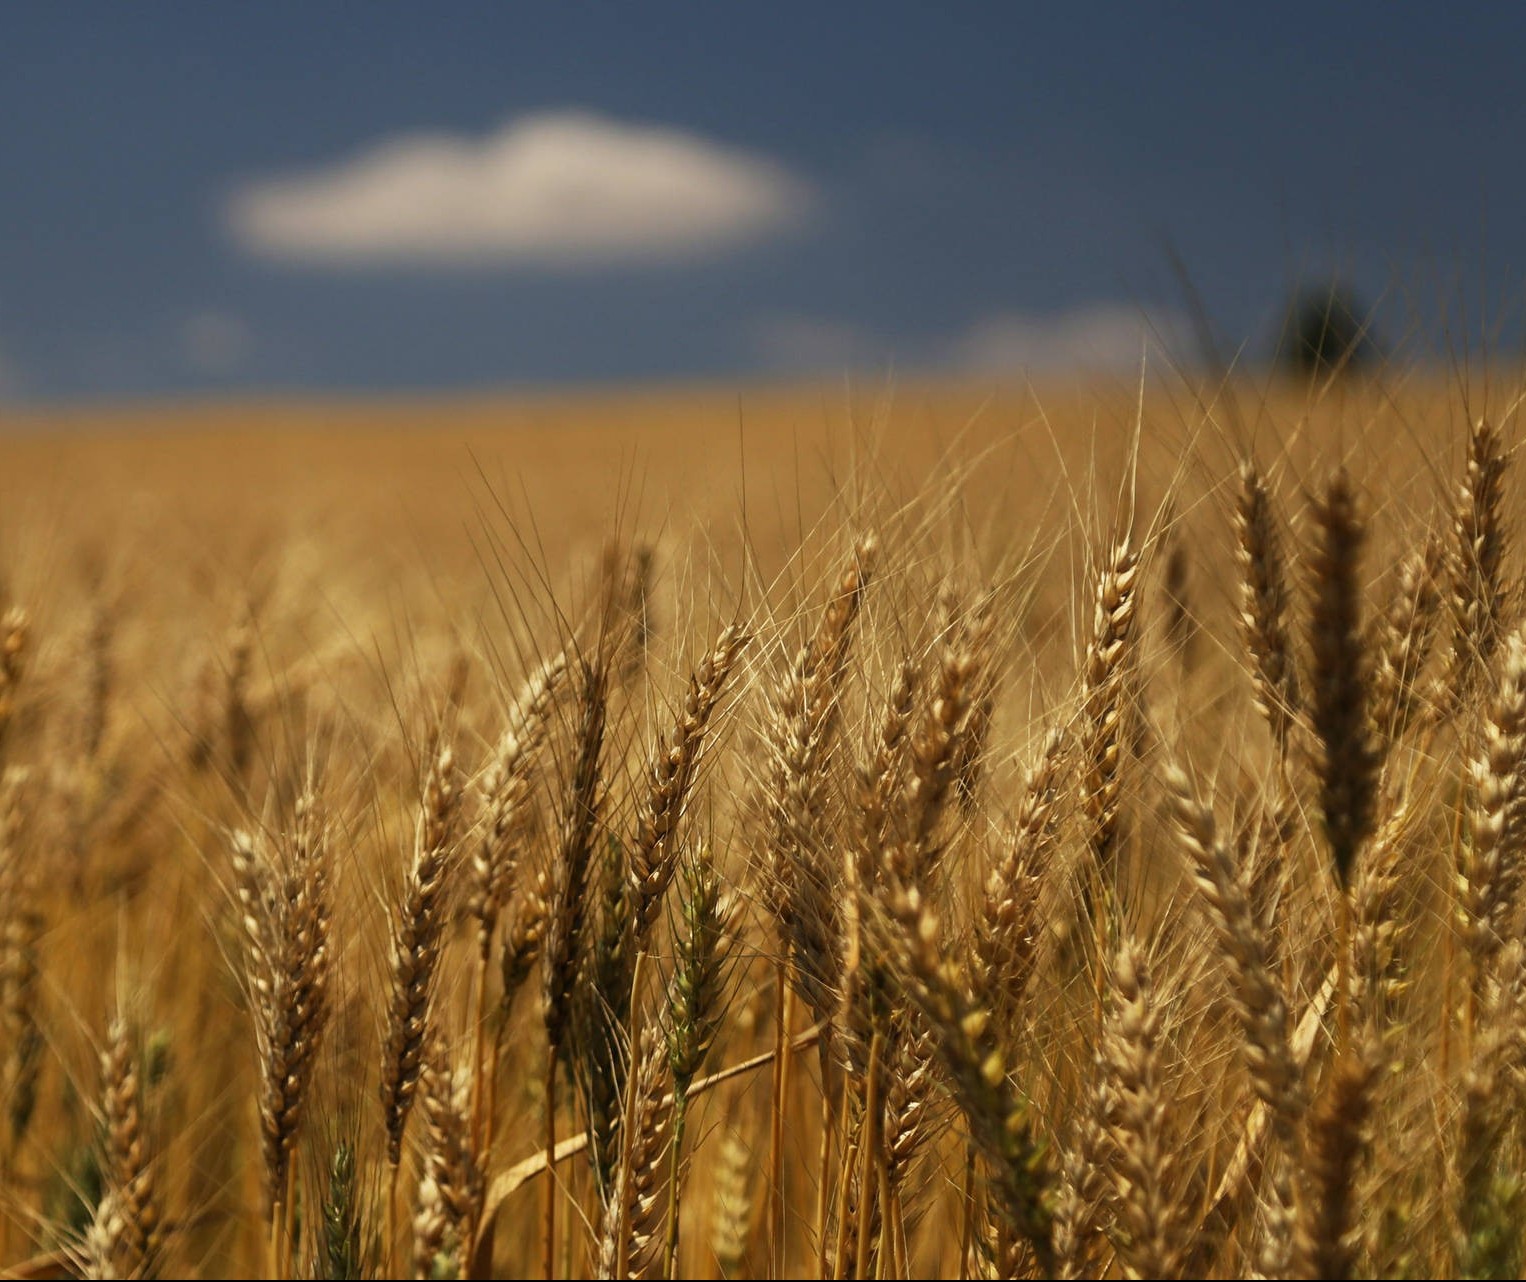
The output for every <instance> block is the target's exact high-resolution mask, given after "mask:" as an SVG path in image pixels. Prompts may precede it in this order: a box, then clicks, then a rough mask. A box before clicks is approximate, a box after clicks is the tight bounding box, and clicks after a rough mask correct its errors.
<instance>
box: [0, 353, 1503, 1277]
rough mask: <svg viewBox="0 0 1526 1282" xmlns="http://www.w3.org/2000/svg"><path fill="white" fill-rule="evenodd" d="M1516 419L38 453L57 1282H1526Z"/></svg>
mask: <svg viewBox="0 0 1526 1282" xmlns="http://www.w3.org/2000/svg"><path fill="white" fill-rule="evenodd" d="M1516 409H1517V405H1516V397H1515V387H1514V385H1510V384H1504V383H1500V382H1497V381H1496V382H1493V383H1489V382H1487V381H1486V380H1485V379H1483V378H1482V377H1481V376H1475V378H1474V380H1473V382H1472V383H1471V384H1466V385H1465V382H1464V380H1461V379H1459V378H1455V377H1454V378H1448V377H1444V376H1441V375H1430V374H1419V373H1417V374H1413V375H1401V374H1400V373H1398V372H1395V371H1386V372H1385V373H1384V374H1382V375H1380V376H1378V377H1375V378H1372V379H1370V380H1365V381H1361V382H1356V381H1352V380H1347V381H1345V382H1339V383H1337V384H1335V385H1333V386H1326V387H1316V388H1310V387H1304V386H1302V385H1300V386H1297V387H1294V386H1291V385H1287V386H1284V385H1279V384H1273V385H1269V386H1267V385H1257V384H1253V383H1252V382H1250V381H1243V382H1236V383H1230V384H1225V385H1219V384H1203V385H1195V384H1188V383H1186V382H1184V381H1182V380H1171V381H1167V380H1157V379H1151V380H1147V381H1146V382H1145V384H1144V386H1143V388H1142V389H1141V388H1140V387H1135V386H1130V385H1127V384H1122V383H1120V384H1117V385H1111V384H1106V385H1105V384H1102V383H1100V382H1099V383H1095V384H1090V385H1084V386H1082V385H1076V386H1066V385H1056V386H1053V387H1040V388H1037V389H1035V388H1029V387H1007V388H1001V389H997V390H992V389H990V388H979V389H977V388H970V387H961V386H951V385H939V384H908V385H903V386H897V387H890V386H873V387H861V388H855V389H851V390H844V389H842V388H810V389H769V388H750V389H743V390H741V391H737V390H735V389H723V388H709V387H695V388H688V389H671V388H652V389H641V390H635V391H627V392H621V393H613V392H612V393H608V394H592V393H590V394H587V395H579V396H549V395H548V396H544V397H522V398H518V399H514V400H482V401H477V402H466V401H461V402H452V403H446V402H427V401H419V402H416V403H411V402H393V403H389V404H385V405H365V404H359V403H344V402H335V403H332V404H314V403H306V404H300V403H291V404H280V403H271V404H266V405H257V406H238V407H230V406H180V407H158V408H154V409H143V410H139V411H131V412H128V411H117V412H110V411H105V410H102V411H79V412H76V413H74V414H71V415H67V416H65V415H59V414H54V415H51V416H49V415H43V414H40V413H39V414H32V415H21V414H9V415H7V416H5V417H4V419H3V420H0V1028H3V1030H4V1032H3V1037H0V1103H3V1105H4V1108H3V1110H0V1171H3V1175H0V1269H3V1270H4V1273H5V1276H11V1277H49V1276H77V1277H127V1278H136V1277H154V1276H194V1277H227V1276H240V1275H246V1276H257V1277H280V1278H286V1277H302V1278H307V1277H314V1278H365V1277H385V1276H418V1277H429V1278H433V1277H463V1278H464V1277H490V1276H532V1277H534V1276H545V1277H558V1278H561V1277H580V1276H599V1277H627V1276H629V1277H710V1278H742V1277H753V1278H774V1277H780V1278H782V1277H802V1276H807V1277H808V1276H832V1277H841V1278H895V1277H913V1276H930V1275H933V1276H948V1277H955V1276H958V1277H1034V1276H1064V1277H1083V1276H1106V1277H1157V1276H1187V1275H1210V1276H1226V1277H1229V1276H1235V1277H1238V1276H1248V1275H1252V1274H1254V1275H1258V1276H1266V1277H1318V1276H1324V1277H1337V1278H1338V1277H1349V1276H1366V1275H1378V1276H1384V1275H1403V1276H1433V1275H1436V1274H1438V1273H1442V1272H1454V1273H1459V1274H1463V1275H1467V1276H1475V1277H1519V1276H1520V1275H1521V1271H1522V1268H1523V1264H1526V1260H1523V1251H1522V1242H1521V1231H1520V1224H1521V1223H1522V1216H1523V1213H1526V1185H1523V1183H1522V1181H1523V1178H1526V1147H1523V1145H1526V1131H1523V1126H1522V1119H1523V1117H1526V1112H1523V1107H1522V1106H1523V1104H1526V952H1523V946H1526V935H1523V930H1526V896H1523V893H1522V890H1523V887H1522V880H1523V871H1526V593H1523V590H1522V589H1523V583H1526V580H1523V577H1522V574H1523V566H1522V564H1521V561H1520V559H1519V555H1518V553H1519V549H1518V547H1517V546H1516V540H1515V531H1516V529H1517V527H1518V523H1519V519H1520V514H1521V511H1522V496H1523V495H1526V487H1523V484H1522V478H1521V477H1520V476H1519V474H1518V469H1517V467H1516V465H1515V463H1514V462H1513V452H1514V448H1515V442H1516V439H1517V436H1516V417H1517V414H1516Z"/></svg>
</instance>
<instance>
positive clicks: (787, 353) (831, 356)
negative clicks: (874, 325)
mask: <svg viewBox="0 0 1526 1282" xmlns="http://www.w3.org/2000/svg"><path fill="white" fill-rule="evenodd" d="M752 346H753V351H754V352H755V353H756V355H757V357H758V358H759V359H760V360H761V361H762V362H763V363H764V364H765V365H767V366H768V367H769V368H770V369H774V370H779V371H782V372H785V373H796V374H801V373H830V372H834V371H841V370H845V369H862V368H863V367H864V366H866V365H872V364H874V363H875V361H876V360H877V359H878V360H881V361H883V360H884V359H885V358H886V356H887V351H886V348H885V344H883V343H882V342H880V341H879V340H878V339H876V338H875V336H874V335H873V334H871V333H870V332H869V331H868V330H867V329H865V328H864V327H862V326H860V325H854V324H852V323H851V322H847V321H835V320H826V319H823V318H821V317H817V316H801V315H794V314H788V313H777V314H770V315H767V316H761V317H759V318H758V319H757V320H756V321H754V322H753V326H752Z"/></svg>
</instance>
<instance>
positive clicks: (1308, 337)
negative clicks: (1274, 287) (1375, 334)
mask: <svg viewBox="0 0 1526 1282" xmlns="http://www.w3.org/2000/svg"><path fill="white" fill-rule="evenodd" d="M1278 356H1279V364H1281V365H1282V366H1283V368H1284V369H1287V370H1289V371H1291V372H1293V373H1298V374H1304V375H1309V374H1312V375H1315V376H1321V375H1329V374H1333V373H1336V372H1337V371H1338V372H1340V373H1343V374H1344V373H1350V372H1353V371H1355V370H1359V369H1363V368H1366V367H1367V366H1369V365H1371V364H1372V363H1373V362H1374V361H1375V360H1376V359H1377V356H1378V348H1377V343H1376V342H1375V341H1374V340H1373V338H1372V335H1371V332H1370V330H1369V328H1368V319H1367V317H1366V315H1365V314H1364V312H1363V311H1362V309H1361V308H1359V307H1358V306H1357V304H1356V300H1355V299H1354V298H1353V297H1352V295H1351V294H1350V293H1348V292H1347V291H1346V290H1344V289H1342V288H1341V287H1340V286H1339V285H1329V286H1326V287H1324V288H1316V289H1303V290H1300V291H1299V292H1298V294H1297V295H1295V296H1294V299H1293V302H1292V304H1291V305H1290V306H1289V308H1288V319H1287V325H1286V327H1285V329H1284V331H1283V341H1282V345H1281V348H1280V349H1279V353H1278Z"/></svg>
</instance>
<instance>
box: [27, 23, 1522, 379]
mask: <svg viewBox="0 0 1526 1282" xmlns="http://www.w3.org/2000/svg"><path fill="white" fill-rule="evenodd" d="M1523 47H1526V9H1523V8H1520V7H1517V6H1490V7H1484V6H1479V7H1478V8H1477V9H1475V10H1460V9H1455V8H1454V9H1451V10H1449V11H1443V10H1442V9H1441V8H1440V7H1437V6H1434V5H1391V4H1385V5H1343V6H1324V5H1319V6H1315V5H1299V4H1284V5H1279V6H1275V7H1274V6H1264V7H1260V8H1257V9H1254V10H1253V9H1252V8H1251V7H1250V6H1207V5H1170V6H1166V5H1090V6H1089V5H1066V6H1051V7H1047V8H1036V7H1034V8H1030V7H1028V6H1020V5H1016V4H991V5H959V4H943V5H926V4H923V5H910V4H896V3H874V4H847V3H839V4H831V5H821V4H819V3H817V4H809V5H790V4H779V3H775V4H771V5H768V6H745V7H744V6H742V5H739V4H729V3H727V4H714V3H705V4H662V3H643V4H640V5H633V4H591V3H585V4H576V3H557V4H548V5H538V4H530V3H516V4H449V3H442V4H433V5H429V6H425V5H422V4H418V5H414V4H398V3H391V2H388V0H369V2H367V3H363V4H361V3H344V4H341V3H323V4H314V3H296V4H287V3H279V2H271V0H266V2H264V3H261V4H257V5H236V6H235V5H206V4H200V3H197V4H169V3H160V4H144V5H121V4H115V3H113V4H95V3H90V4H84V3H36V4H33V3H21V2H17V0H11V2H10V3H7V4H6V5H5V6H4V7H3V8H0V172H3V174H4V183H3V185H0V397H5V398H8V399H12V400H21V401H32V402H46V401H54V400H70V399H80V398H84V399H93V398H112V397H141V396H162V395H180V394H192V395H204V394H207V393H213V394H223V393H242V392H246V391H257V392H260V391H269V392H292V391H296V392H301V391H309V390H317V391H343V390H360V391H371V390H375V391H388V390H395V389H417V390H433V389H454V388H483V387H498V386H515V385H525V384H545V383H565V382H582V381H602V382H609V381H618V380H627V379H660V378H669V377H704V378H716V377H719V378H726V377H753V376H757V375H768V374H781V375H798V374H810V373H840V372H842V371H843V370H856V371H877V370H883V369H884V368H885V367H886V366H887V365H888V364H889V363H890V362H894V363H895V365H896V366H897V368H899V369H924V368H925V369H931V370H949V371H954V370H965V369H969V370H976V371H980V372H987V371H996V370H1011V369H1022V368H1026V367H1032V368H1044V367H1057V366H1064V365H1068V364H1075V363H1078V362H1082V361H1092V360H1095V361H1096V362H1097V363H1107V362H1117V361H1118V360H1120V359H1126V358H1127V353H1130V352H1133V351H1136V350H1137V349H1138V346H1139V342H1140V334H1141V332H1142V331H1143V330H1144V329H1145V328H1148V327H1150V326H1154V327H1155V328H1156V329H1157V330H1159V331H1162V332H1170V331H1172V329H1173V326H1174V325H1175V324H1176V323H1177V322H1176V319H1175V318H1179V317H1180V315H1181V313H1182V312H1183V310H1184V302H1183V295H1182V293H1181V291H1180V289H1179V287H1178V285H1177V282H1176V280H1175V278H1174V276H1173V273H1172V270H1171V268H1170V266H1169V256H1168V252H1167V246H1171V247H1174V249H1175V250H1176V251H1177V252H1178V253H1179V254H1180V255H1181V257H1182V258H1183V259H1184V261H1185V264H1186V267H1187V270H1188V272H1189V274H1190V276H1191V278H1192V281H1193V283H1194V285H1195V287H1196V289H1197V290H1198V292H1199V293H1200V295H1201V297H1202V299H1203V301H1204V303H1205V304H1206V307H1207V309H1208V311H1209V312H1210V313H1211V315H1212V316H1213V318H1214V321H1215V323H1216V325H1217V326H1218V327H1219V329H1220V331H1221V332H1222V335H1223V337H1224V339H1225V341H1226V342H1227V343H1228V344H1229V345H1231V346H1232V345H1234V344H1237V343H1240V342H1249V343H1250V344H1251V347H1250V349H1249V350H1251V351H1253V352H1258V353H1261V352H1264V349H1265V347H1266V346H1267V344H1268V343H1269V342H1270V341H1271V339H1272V337H1273V335H1274V332H1275V327H1276V318H1277V315H1278V312H1279V309H1280V306H1281V303H1282V301H1283V300H1284V299H1285V298H1286V296H1287V293H1288V291H1289V289H1290V287H1291V285H1292V283H1293V281H1294V280H1295V279H1297V278H1298V277H1300V276H1309V277H1319V276H1321V275H1322V274H1323V273H1325V272H1327V271H1329V270H1332V269H1339V270H1340V271H1342V272H1343V273H1344V274H1345V275H1346V276H1347V277H1348V278H1349V279H1350V280H1352V281H1353V282H1354V283H1355V284H1356V285H1358V286H1359V288H1360V290H1361V292H1362V293H1363V294H1364V295H1365V297H1366V298H1367V299H1368V300H1372V299H1375V298H1378V297H1380V296H1381V297H1383V298H1385V300H1386V301H1385V310H1384V312H1383V317H1384V324H1385V326H1386V327H1387V335H1388V337H1389V339H1390V341H1394V340H1396V339H1399V338H1402V337H1403V334H1404V332H1405V330H1406V329H1407V328H1408V327H1409V326H1410V325H1412V324H1414V323H1416V321H1415V318H1417V317H1418V318H1420V320H1421V321H1423V322H1424V324H1425V326H1426V327H1427V328H1428V329H1429V330H1432V331H1434V330H1435V328H1436V327H1437V324H1438V320H1439V318H1440V317H1441V315H1442V313H1443V308H1445V307H1450V308H1453V309H1454V310H1458V309H1460V310H1463V311H1465V312H1466V314H1467V318H1468V319H1467V320H1466V321H1464V322H1459V323H1460V325H1461V329H1460V330H1459V332H1463V331H1468V332H1470V333H1476V330H1477V317H1478V316H1479V315H1485V316H1486V317H1487V318H1488V319H1489V320H1490V322H1494V321H1499V322H1500V323H1501V324H1502V325H1503V333H1504V336H1505V339H1504V341H1505V342H1506V343H1515V342H1517V341H1518V337H1519V333H1520V325H1519V323H1518V316H1517V313H1518V310H1519V309H1518V301H1519V296H1520V285H1521V281H1522V276H1521V269H1522V265H1523V264H1522V258H1523V256H1522V253H1521V246H1520V236H1521V229H1522V228H1523V227H1526V175H1523V172H1522V165H1521V148H1522V143H1523V141H1526V95H1522V94H1521V93H1520V91H1519V83H1518V82H1519V60H1520V53H1521V50H1522V48H1523ZM1470 327H1471V329H1470Z"/></svg>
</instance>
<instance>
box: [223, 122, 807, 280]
mask: <svg viewBox="0 0 1526 1282" xmlns="http://www.w3.org/2000/svg"><path fill="white" fill-rule="evenodd" d="M813 200H814V197H813V193H812V191H811V188H810V187H809V185H808V184H807V183H805V182H804V181H803V180H801V179H800V178H798V177H796V176H794V175H792V174H791V173H789V172H788V170H786V169H785V168H784V167H783V166H782V165H780V164H778V163H777V162H775V161H772V160H769V159H767V158H766V157H761V156H757V155H753V154H751V153H748V152H745V151H740V150H737V149H735V148H731V147H726V146H723V145H721V144H719V143H716V142H712V141H709V140H707V139H704V138H701V137H699V136H697V135H695V134H692V133H687V132H684V131H682V130H678V129H669V128H662V127H657V126H650V125H636V124H627V123H624V122H621V121H616V120H611V119H608V118H606V117H602V116H598V115H593V114H590V113H587V112H579V111H562V112H546V113H541V114H537V115H530V116H524V117H521V118H519V119H517V120H512V121H510V122H508V123H507V124H505V125H504V126H503V127H502V128H500V129H498V130H497V131H495V132H494V133H491V134H489V135H488V136H487V137H485V138H481V139H472V138H461V137H455V136H451V135H446V134H412V135H406V136H401V137H395V138H391V139H387V140H384V141H382V142H379V143H377V144H376V145H375V146H373V147H371V148H369V149H368V150H366V151H364V152H363V153H361V154H359V155H357V156H353V157H351V158H349V159H346V160H342V161H339V162H337V163H335V164H333V165H331V166H328V167H326V168H323V169H319V170H315V171H312V172H308V173H302V174H288V175H280V176H275V177H269V178H262V179H256V180H253V181H250V182H247V183H244V184H242V185H240V186H238V187H237V188H236V189H235V190H234V191H233V192H232V193H231V195H230V196H229V198H228V200H227V202H226V206H225V209H224V214H225V217H226V220H227V224H228V228H229V230H230V232H231V234H232V236H233V238H234V240H235V241H236V242H237V243H238V244H239V245H240V246H241V247H242V248H244V249H246V250H248V251H249V252H251V253H255V254H259V255H263V256H266V257H270V258H276V259H284V260H291V261H302V262H314V263H376V262H390V263H408V264H448V263H474V264H475V263H485V262H501V263H533V264H543V265H552V266H561V267H573V266H582V265H586V264H607V263H645V262H673V261H682V260H690V259H697V258H704V257H710V256H713V255H715V254H718V253H721V252H723V251H725V250H728V249H732V248H735V247H737V246H740V245H744V244H748V243H751V242H754V241H758V240H762V239H765V238H767V237H769V236H772V235H775V234H777V233H780V232H782V231H786V230H788V229H789V228H791V227H793V226H795V225H798V224H799V223H800V222H801V221H802V220H803V219H804V218H805V217H806V216H807V215H808V213H809V212H810V209H811V206H812V203H813Z"/></svg>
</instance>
